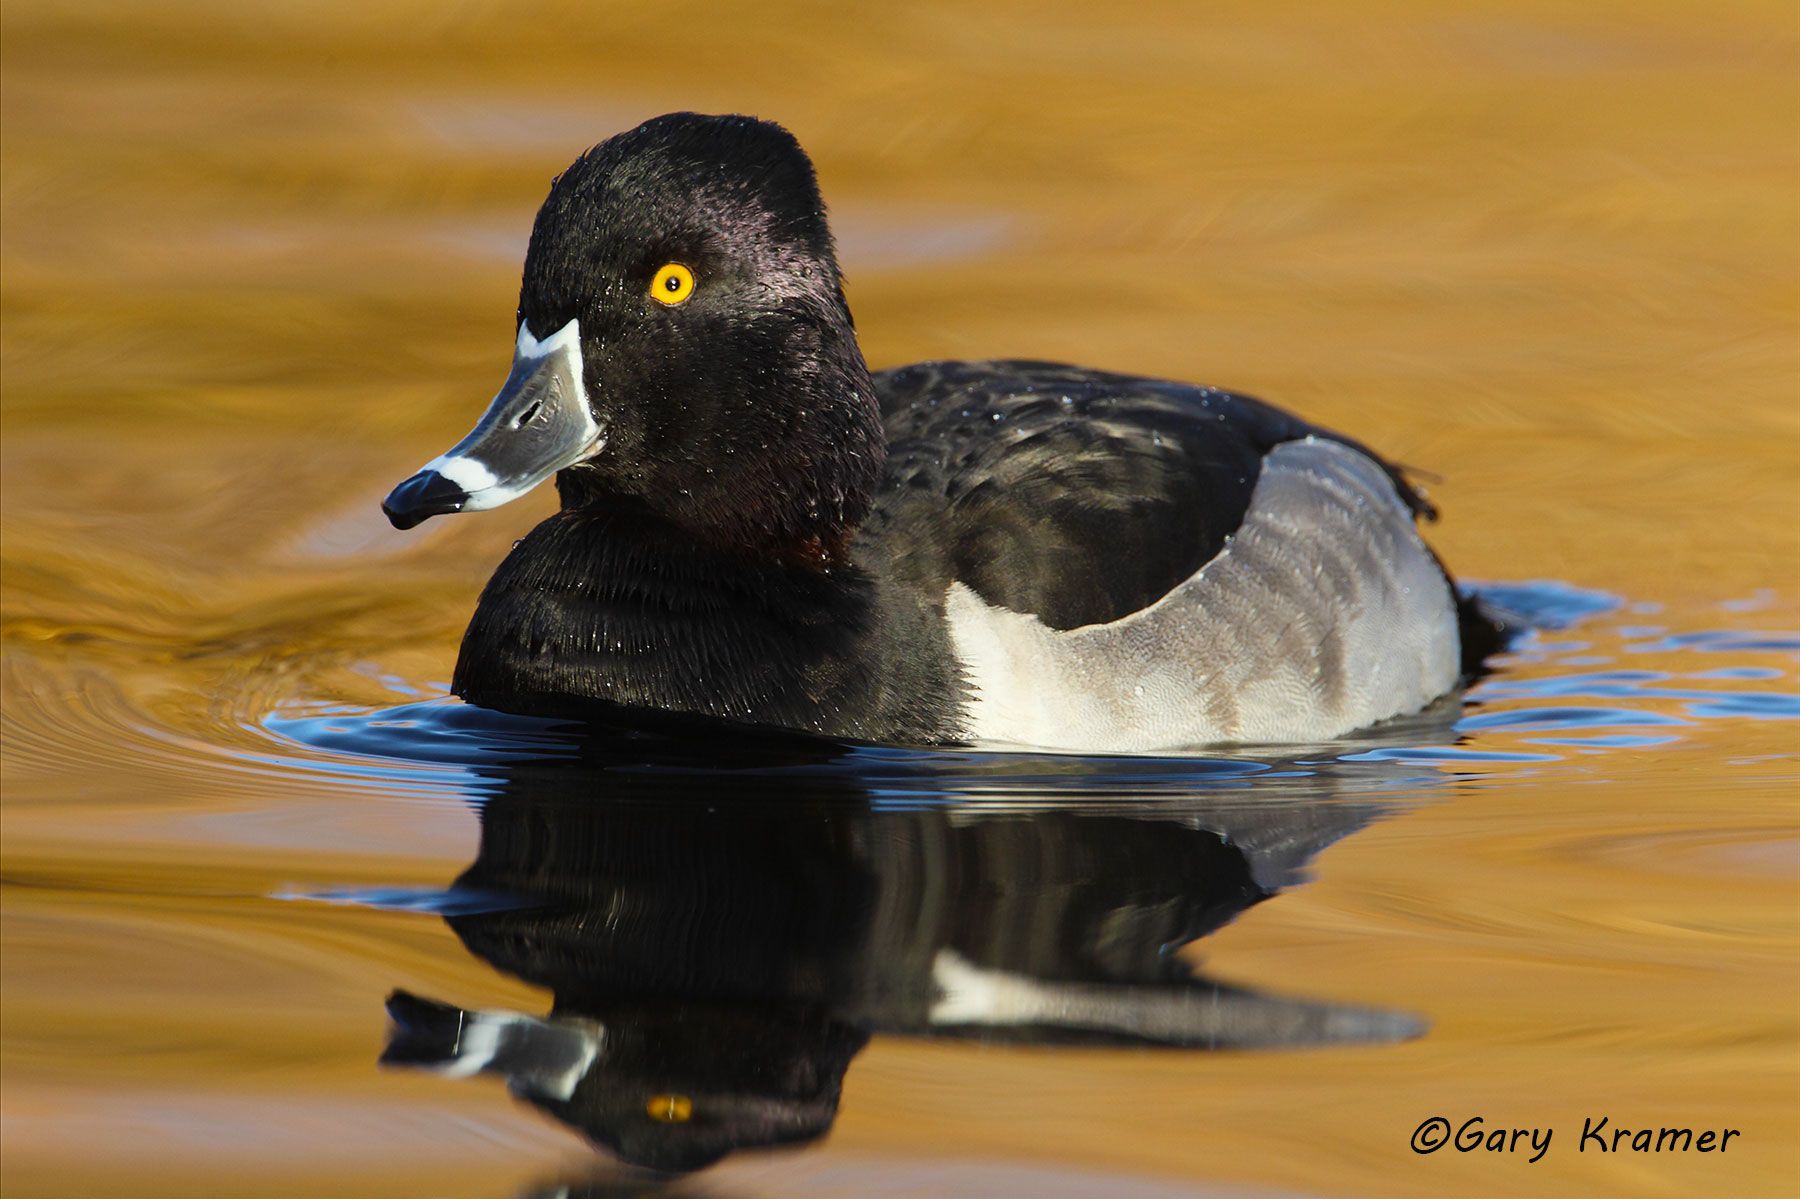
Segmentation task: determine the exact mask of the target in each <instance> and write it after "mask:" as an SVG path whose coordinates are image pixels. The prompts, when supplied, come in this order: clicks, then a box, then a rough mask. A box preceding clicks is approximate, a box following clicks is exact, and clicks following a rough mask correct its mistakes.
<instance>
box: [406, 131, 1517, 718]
mask: <svg viewBox="0 0 1800 1199" xmlns="http://www.w3.org/2000/svg"><path fill="white" fill-rule="evenodd" d="M518 318H519V325H518V341H517V345H516V347H515V350H514V355H513V365H512V372H511V374H510V375H509V376H508V377H507V380H506V383H505V385H504V386H503V387H502V388H501V389H500V393H499V394H498V395H497V396H496V397H495V398H494V401H493V403H492V405H491V406H490V407H489V408H488V410H487V412H486V414H485V415H483V416H482V418H481V421H480V423H478V424H477V425H476V426H475V429H474V431H473V432H471V433H470V434H469V435H468V436H467V437H465V438H464V439H463V440H462V441H460V442H459V443H457V445H456V446H455V448H453V449H452V450H450V451H449V452H448V453H446V454H444V455H442V456H440V457H438V458H436V459H434V460H433V461H432V462H430V463H429V464H427V465H426V467H425V468H424V469H423V470H421V471H420V472H419V473H418V474H416V475H414V476H413V477H412V478H410V479H408V480H406V481H405V482H404V483H402V484H400V486H399V487H397V488H395V489H394V491H393V493H392V494H391V495H390V496H388V498H387V500H386V502H385V503H384V504H383V505H382V506H383V509H384V510H385V511H386V512H387V514H388V517H389V519H391V520H392V521H393V523H394V524H395V525H396V526H397V527H399V528H403V529H404V528H410V527H412V526H413V525H416V524H418V523H419V522H420V521H422V520H424V519H426V518H427V517H430V516H434V515H437V514H440V513H446V512H459V511H470V510H477V509H483V508H493V507H497V506H498V505H500V504H504V503H506V502H508V501H509V500H512V499H515V498H517V497H518V496H520V495H523V494H524V493H525V492H526V491H528V490H530V489H531V488H532V487H534V486H536V485H537V484H538V483H540V482H542V481H543V480H544V479H546V478H548V477H550V476H551V475H552V474H554V475H556V485H557V490H558V491H559V493H560V494H561V498H562V510H561V511H560V512H559V513H557V514H556V515H555V516H553V517H551V518H550V519H548V520H546V521H544V522H543V523H542V524H540V525H539V526H538V527H537V528H535V529H534V530H532V531H531V533H530V534H529V535H528V536H526V537H525V538H524V539H523V540H522V541H520V542H519V543H518V544H517V546H515V547H514V549H513V551H512V553H511V554H510V555H508V556H507V558H506V560H505V561H504V562H503V563H502V564H501V566H500V569H499V570H498V571H497V572H496V573H495V575H494V577H493V579H492V580H491V581H490V582H489V583H488V585H487V589H486V590H485V591H484V592H483V594H482V597H481V602H480V605H479V606H478V607H477V609H476V612H475V617H474V619H473V621H471V623H470V625H469V629H468V632H467V634H466V635H465V636H464V638H463V643H462V652H461V656H460V658H459V659H458V661H457V665H456V674H455V680H454V684H453V686H454V689H455V691H456V693H457V694H458V695H460V696H462V697H463V698H464V699H466V700H468V701H470V702H472V703H476V704H480V705H483V706H486V707H492V708H500V709H505V710H509V711H520V712H529V713H536V714H543V715H552V716H560V715H574V714H580V713H583V712H591V711H592V710H593V709H594V708H595V706H601V707H607V708H616V707H623V708H628V709H641V710H652V711H664V712H668V711H672V712H682V713H693V714H700V715H705V716H713V717H720V718H724V719H727V720H733V721H743V722H750V723H755V724H761V725H770V726H779V727H785V728H793V729H802V730H808V731H811V732H816V733H822V734H826V735H830V736H837V737H848V738H857V739H864V740H871V741H885V742H944V741H956V742H963V741H969V742H1006V743H1014V744H1025V745H1036V746H1044V747H1052V748H1063V749H1087V750H1140V749H1157V748H1174V747H1182V746H1196V745H1205V744H1217V743H1224V742H1293V741H1312V740H1319V739H1323V738H1329V737H1333V736H1336V735H1338V734H1341V733H1344V732H1347V731H1349V730H1352V729H1355V728H1359V727H1361V726H1364V725H1368V724H1372V723H1374V722H1376V721H1379V720H1382V719H1384V718H1386V717H1390V716H1394V715H1398V714H1400V713H1404V712H1411V711H1415V710H1417V709H1418V708H1420V707H1422V706H1423V705H1424V704H1426V703H1427V702H1428V701H1430V700H1431V699H1433V698H1434V697H1436V696H1438V695H1440V694H1442V693H1444V692H1445V691H1447V690H1449V689H1450V688H1451V687H1452V686H1454V685H1455V684H1456V682H1457V680H1458V677H1459V675H1460V674H1462V673H1463V672H1464V671H1465V670H1468V669H1470V668H1471V667H1472V666H1473V665H1474V664H1475V663H1477V662H1478V661H1479V658H1480V656H1481V655H1482V654H1483V653H1484V652H1486V650H1487V649H1488V648H1490V644H1491V632H1492V629H1491V626H1488V625H1486V624H1485V623H1484V622H1482V621H1481V619H1480V618H1479V616H1478V615H1477V614H1476V613H1474V611H1473V610H1472V609H1470V608H1469V607H1467V606H1466V605H1465V604H1464V603H1463V602H1462V601H1460V600H1459V598H1458V596H1457V594H1456V591H1455V589H1454V587H1453V586H1452V585H1451V583H1450V580H1449V579H1448V577H1447V576H1446V574H1445V572H1444V569H1443V567H1442V566H1441V565H1440V564H1439V562H1438V560H1437V558H1436V557H1435V556H1434V555H1433V554H1432V552H1431V550H1430V549H1429V548H1427V546H1426V545H1425V543H1424V542H1423V541H1422V540H1421V539H1420V537H1419V535H1418V532H1417V530H1416V528H1415V517H1416V516H1418V515H1420V514H1426V515H1429V514H1430V512H1431V510H1430V508H1429V507H1428V506H1427V505H1426V503H1425V502H1424V501H1423V499H1422V498H1421V497H1420V496H1419V495H1418V493H1417V492H1415V491H1414V490H1413V489H1412V488H1411V487H1410V486H1409V485H1408V484H1407V482H1406V481H1405V480H1404V479H1403V478H1402V477H1401V476H1400V473H1399V471H1398V470H1397V469H1396V468H1395V467H1393V466H1390V465H1388V464H1386V463H1384V462H1383V461H1382V460H1381V459H1380V458H1379V457H1377V456H1376V455H1375V454H1374V453H1373V452H1371V451H1370V450H1369V449H1367V448H1366V447H1364V446H1362V445H1361V444H1359V443H1357V442H1355V441H1352V440H1350V439H1349V438H1346V437H1343V436H1341V435H1339V434H1336V433H1333V432H1330V431H1328V430H1325V429H1322V428H1319V427H1317V426H1314V425H1310V424H1308V423H1306V422H1305V421H1302V420H1300V419H1299V418H1297V417H1294V416H1291V415H1289V414H1287V413H1285V412H1282V411H1280V410H1279V409H1276V408H1272V407H1270V406H1269V405H1267V404H1264V403H1262V402H1260V401H1258V400H1254V399H1251V398H1249V397H1247V396H1241V395H1234V394H1232V393H1230V392H1225V391H1220V390H1218V389H1215V388H1209V387H1197V386H1192V385H1189V384H1184V383H1173V382H1165V381H1162V380H1156V379H1143V378H1135V377H1132V376H1128V375H1117V374H1108V373H1104V372H1100V371H1092V370H1082V369H1078V368H1075V367H1069V366H1059V365H1054V364H1051V363H1045V362H1021V361H994V362H930V363H922V364H919V365H915V366H908V367H902V368H898V369H894V370H887V371H881V372H879V373H875V374H871V373H870V371H869V368H868V366H867V365H866V364H865V363H864V361H863V357H862V353H861V351H860V350H859V349H858V348H857V342H856V335H855V332H854V328H853V324H852V321H851V317H850V310H849V308H848V307H847V305H846V304H845V301H844V294H843V289H842V285H841V280H840V276H839V273H838V265H837V259H836V256H835V254H834V251H833V244H832V238H831V232H830V230H829V228H827V226H826V221H825V206H824V202H823V200H822V199H821V198H820V195H819V189H818V184H817V181H816V180H815V178H814V175H813V168H812V163H811V161H810V160H809V159H808V158H807V156H806V153H805V152H804V151H803V150H802V149H801V148H800V145H799V143H798V142H796V141H795V140H794V138H793V136H792V135H791V134H789V133H788V132H787V131H786V130H785V129H782V128H781V127H780V126H778V125H774V124H771V123H769V122H765V121H758V120H754V119H751V118H748V117H741V116H726V117H709V116H699V115H695V114H692V113H679V114H674V115H670V116H664V117H659V118H657V119H655V120H653V121H649V122H647V123H646V124H644V125H641V126H639V127H638V128H636V129H634V130H631V131H630V132H628V133H623V134H620V135H618V136H617V137H613V138H611V139H609V140H607V141H605V142H602V143H601V144H600V145H598V146H596V147H594V148H593V149H592V150H590V151H588V152H587V153H586V154H584V155H582V156H581V157H580V158H579V159H577V160H576V162H575V163H574V164H573V165H572V166H570V167H569V168H568V170H566V171H564V172H563V173H562V174H561V175H560V176H558V177H557V178H556V180H555V181H554V182H553V183H552V184H551V187H550V195H549V198H548V199H546V200H545V201H544V205H543V207H542V208H541V209H540V210H539V211H538V215H537V221H536V224H535V225H534V226H533V228H532V233H531V245H530V249H529V250H528V251H527V253H526V256H525V271H524V280H523V283H522V285H521V287H520V294H519V311H518ZM1459 624H1460V626H1461V628H1459Z"/></svg>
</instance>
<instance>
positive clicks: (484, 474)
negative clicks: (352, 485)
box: [381, 321, 605, 529]
mask: <svg viewBox="0 0 1800 1199" xmlns="http://www.w3.org/2000/svg"><path fill="white" fill-rule="evenodd" d="M581 378H582V376H581V329H580V322H579V321H570V322H569V323H568V324H566V325H564V326H563V327H562V328H560V329H558V330H557V331H556V332H555V333H552V334H551V335H550V336H549V337H546V338H544V339H543V340H542V341H539V340H538V339H537V338H535V337H533V336H532V335H531V330H530V329H529V328H527V327H526V325H525V323H524V322H523V321H521V322H520V323H519V342H518V347H517V349H515V350H514V352H513V364H512V372H511V373H510V374H509V375H507V376H506V383H505V385H504V386H503V387H501V388H500V394H498V395H496V396H495V397H494V400H493V403H491V404H489V405H488V409H487V411H486V412H485V413H483V414H482V417H481V420H480V421H479V422H477V424H476V425H475V428H474V429H473V430H471V431H470V433H469V435H468V436H467V437H465V438H463V439H462V440H461V441H459V442H457V443H456V445H455V446H454V447H453V448H451V450H450V451H449V452H448V453H444V454H440V455H438V456H437V457H436V458H433V459H432V460H431V461H430V462H427V463H426V464H425V465H424V467H423V468H422V469H420V471H419V473H417V474H415V475H414V476H413V477H412V478H410V479H408V480H406V482H404V483H402V484H400V486H398V487H396V488H394V490H393V491H392V492H390V493H389V495H388V497H387V499H385V500H383V501H382V503H381V510H382V511H383V512H385V513H387V518H388V520H390V521H392V522H393V525H394V527H395V528H396V529H410V528H412V527H413V526H414V525H416V524H418V523H419V522H420V521H423V520H425V519H426V518H428V517H432V516H441V515H443V514H444V513H446V512H478V511H480V510H481V509H484V508H498V507H499V506H500V505H501V504H505V503H508V502H510V501H512V500H516V499H518V498H519V497H520V496H522V495H524V494H525V493H526V492H527V491H530V490H531V489H532V488H533V487H536V486H537V485H538V484H539V483H542V482H543V481H544V480H545V479H548V478H549V477H550V476H551V475H553V474H555V473H556V472H557V471H559V470H562V469H563V468H564V467H567V466H573V465H574V464H575V463H577V462H580V461H581V460H583V459H584V458H588V457H591V456H592V455H593V454H595V453H596V452H598V451H599V449H600V447H601V446H602V445H603V444H604V443H605V436H604V434H603V431H602V430H601V428H600V426H599V424H598V423H596V422H595V420H594V414H593V411H592V410H591V409H590V408H589V407H588V402H587V391H586V388H585V387H584V386H583V385H582V381H581Z"/></svg>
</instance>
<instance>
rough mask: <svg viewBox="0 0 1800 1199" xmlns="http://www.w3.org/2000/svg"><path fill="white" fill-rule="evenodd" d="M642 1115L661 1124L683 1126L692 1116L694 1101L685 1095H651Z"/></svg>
mask: <svg viewBox="0 0 1800 1199" xmlns="http://www.w3.org/2000/svg"><path fill="white" fill-rule="evenodd" d="M644 1113H645V1114H646V1115H648V1116H649V1117H650V1118H651V1119H652V1120H655V1121H657V1122H658V1123H662V1124H685V1123H687V1122H688V1120H689V1119H690V1118H692V1117H693V1114H694V1101H693V1100H692V1099H689V1098H688V1097H687V1096H686V1095H652V1096H650V1100H649V1102H647V1103H645V1104H644Z"/></svg>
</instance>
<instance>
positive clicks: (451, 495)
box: [381, 470, 469, 529]
mask: <svg viewBox="0 0 1800 1199" xmlns="http://www.w3.org/2000/svg"><path fill="white" fill-rule="evenodd" d="M468 502H469V493H468V492H466V491H464V490H463V489H462V488H461V487H458V486H457V485H456V484H455V483H452V482H451V481H450V480H449V479H446V478H445V477H444V476H443V475H440V474H438V473H437V472H436V471H435V470H422V471H420V472H419V473H418V474H416V475H414V476H413V477H412V478H410V479H408V480H407V481H406V482H404V483H402V484H400V486H398V487H396V488H394V490H392V491H390V492H389V493H388V498H387V499H385V500H382V501H381V510H382V511H383V512H385V513H387V518H388V521H389V522H390V523H391V524H392V525H393V526H394V527H395V528H396V529H410V528H412V527H413V526H414V525H416V524H418V523H420V522H421V521H423V520H425V519H427V518H428V517H433V516H442V515H443V514H444V513H446V512H461V511H462V506H463V505H464V504H466V503H468Z"/></svg>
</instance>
